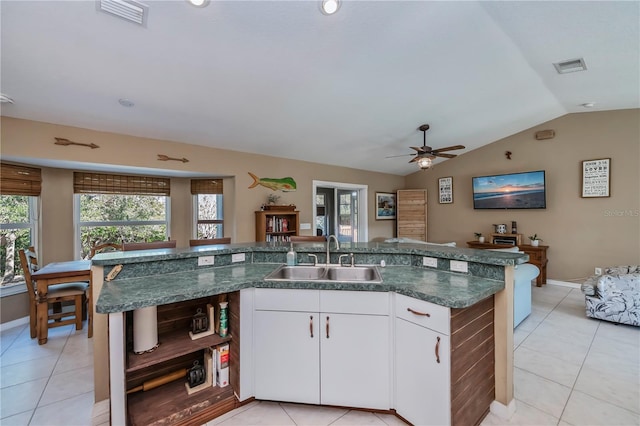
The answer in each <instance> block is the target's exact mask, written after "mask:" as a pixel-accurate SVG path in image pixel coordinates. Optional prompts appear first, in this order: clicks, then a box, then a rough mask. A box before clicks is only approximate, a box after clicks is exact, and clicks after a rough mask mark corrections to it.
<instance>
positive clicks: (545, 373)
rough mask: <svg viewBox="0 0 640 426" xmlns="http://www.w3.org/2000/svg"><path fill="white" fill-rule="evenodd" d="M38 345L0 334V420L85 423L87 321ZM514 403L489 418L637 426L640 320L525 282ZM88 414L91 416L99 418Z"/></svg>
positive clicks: (274, 411)
mask: <svg viewBox="0 0 640 426" xmlns="http://www.w3.org/2000/svg"><path fill="white" fill-rule="evenodd" d="M49 334H50V338H49V342H48V343H47V344H46V345H44V346H38V344H37V342H36V341H35V340H31V339H30V338H29V329H28V327H27V326H20V327H15V328H12V329H9V330H5V331H3V332H2V333H1V335H0V337H1V340H0V351H1V356H0V370H1V376H0V386H1V394H0V424H2V425H3V426H13V425H43V426H44V425H46V426H49V425H51V426H53V425H65V426H75V425H78V426H85V425H87V426H88V425H91V424H92V419H91V413H92V408H93V346H92V344H91V343H92V341H91V339H87V336H86V327H85V329H84V330H83V331H80V332H76V331H75V330H74V329H73V326H69V327H61V328H57V329H52V330H50V332H49ZM514 349H515V372H514V376H515V397H516V400H517V411H516V413H515V414H514V415H513V417H512V418H511V419H509V420H505V419H502V418H499V417H496V416H494V415H493V414H489V415H488V416H487V417H486V418H485V420H484V421H483V422H482V425H484V426H493V425H560V426H567V425H574V426H578V425H604V426H614V425H616V426H622V425H640V328H637V327H630V326H624V325H615V324H611V323H607V322H604V321H597V320H591V319H587V318H586V317H585V315H584V300H583V296H582V294H581V293H580V290H579V289H577V288H568V287H560V286H554V285H547V286H545V287H541V288H538V287H533V308H532V313H531V316H529V318H527V319H526V320H525V321H523V322H522V324H520V326H519V327H518V328H517V329H516V330H515V332H514ZM99 423H100V421H96V419H95V418H94V420H93V424H99ZM399 424H403V423H402V422H401V421H400V420H398V419H397V418H396V417H395V416H391V415H383V414H372V413H368V412H363V411H356V410H347V409H341V408H334V407H317V406H307V405H299V404H285V403H275V402H258V401H256V402H253V403H251V404H248V405H246V406H244V407H241V408H238V409H237V410H234V411H232V412H230V413H227V414H225V415H224V416H221V417H219V418H217V419H215V420H214V421H211V422H209V423H207V426H210V425H211V426H212V425H224V426H227V425H245V426H249V425H381V426H384V425H399Z"/></svg>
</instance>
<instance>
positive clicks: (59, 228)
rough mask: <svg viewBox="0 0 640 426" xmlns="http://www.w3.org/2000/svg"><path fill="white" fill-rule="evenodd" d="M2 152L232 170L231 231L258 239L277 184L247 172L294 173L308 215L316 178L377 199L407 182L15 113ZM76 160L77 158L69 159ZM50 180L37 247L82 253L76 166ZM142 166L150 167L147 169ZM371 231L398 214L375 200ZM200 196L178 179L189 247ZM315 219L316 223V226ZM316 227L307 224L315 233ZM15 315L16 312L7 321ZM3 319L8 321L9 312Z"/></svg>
mask: <svg viewBox="0 0 640 426" xmlns="http://www.w3.org/2000/svg"><path fill="white" fill-rule="evenodd" d="M0 130H1V141H2V145H1V149H2V150H1V154H2V159H3V160H4V161H6V160H7V158H8V159H10V160H12V161H14V162H20V163H23V164H34V161H35V162H41V161H43V160H46V161H57V162H60V161H62V162H67V164H69V163H68V162H74V163H75V164H81V163H84V164H89V165H91V166H95V165H101V166H107V165H120V166H128V167H139V168H145V169H147V170H148V169H153V170H154V171H156V172H157V171H160V172H161V173H162V172H163V171H164V170H169V171H180V172H184V173H195V174H199V175H203V174H204V175H208V176H217V177H224V194H225V195H224V196H225V202H224V219H225V236H228V237H231V238H232V241H233V242H249V241H254V240H255V231H254V221H255V219H254V214H253V212H254V211H255V210H258V209H259V208H260V205H261V204H262V203H263V202H266V198H267V195H268V194H269V193H271V192H272V191H271V190H270V189H267V188H264V187H262V186H258V187H256V188H253V189H249V188H248V187H249V186H250V185H251V184H252V183H253V179H252V178H251V177H250V176H249V174H248V173H247V172H252V173H254V174H255V175H257V176H259V177H268V178H281V177H285V176H291V177H293V178H294V179H295V181H296V182H297V184H298V188H297V191H296V192H288V193H282V192H279V193H278V194H279V195H282V198H281V200H280V202H281V203H286V204H295V205H296V206H297V207H298V210H300V221H301V222H306V223H310V222H311V220H312V209H311V207H312V200H313V197H312V181H313V180H321V181H331V182H341V183H353V184H361V185H368V186H369V194H368V198H369V202H370V203H372V202H373V200H374V195H375V192H376V191H383V192H393V191H395V190H397V189H401V188H402V187H403V185H404V177H402V176H395V175H389V174H383V173H373V172H367V171H363V170H356V169H349V168H345V167H333V166H326V165H322V164H317V163H311V162H305V161H294V160H287V159H283V158H275V157H268V156H262V155H255V154H246V153H240V152H235V151H227V150H220V149H214V148H206V147H203V146H198V145H190V144H187V143H177V142H170V141H163V140H154V139H145V138H138V137H134V136H127V135H120V134H114V133H107V132H96V131H92V130H88V129H80V128H75V127H67V126H59V125H53V124H49V123H42V122H36V121H29V120H20V119H15V118H9V117H2V118H1V129H0ZM55 137H62V138H67V139H70V140H72V141H76V142H84V143H90V142H93V143H95V144H97V145H99V146H100V148H98V149H87V148H84V147H78V146H66V147H65V146H59V145H55V144H54V143H53V142H54V141H55V139H54V138H55ZM157 154H165V155H169V156H171V157H180V158H181V157H186V158H188V159H189V162H188V163H181V162H171V161H169V162H161V161H158V160H157ZM69 167H71V166H69ZM41 168H42V176H43V184H42V196H41V206H40V212H41V222H40V224H41V229H40V238H39V240H38V241H37V247H38V251H39V255H40V258H41V262H42V263H43V264H46V263H50V262H57V261H64V260H70V259H74V258H76V257H77V256H79V254H76V253H74V241H73V240H74V237H73V232H74V229H73V170H82V169H83V167H82V166H74V168H73V169H71V168H68V169H67V168H53V167H41ZM141 173H144V171H142V172H141ZM368 215H369V217H368V220H369V238H370V239H373V238H376V237H378V238H379V237H392V236H393V235H394V230H395V223H394V222H393V221H376V220H375V216H374V209H373V205H372V204H370V206H369V209H368ZM191 216H192V201H191V194H190V185H189V179H188V178H172V179H171V224H170V237H171V239H175V240H177V242H178V246H180V247H186V246H187V245H188V243H189V239H190V238H191V224H192V217H191ZM313 228H314V227H312V229H313ZM311 232H313V231H303V233H311ZM4 305H5V300H2V307H4ZM11 319H15V318H9V319H7V321H9V320H11ZM2 321H3V322H4V321H5V316H4V315H3V317H2Z"/></svg>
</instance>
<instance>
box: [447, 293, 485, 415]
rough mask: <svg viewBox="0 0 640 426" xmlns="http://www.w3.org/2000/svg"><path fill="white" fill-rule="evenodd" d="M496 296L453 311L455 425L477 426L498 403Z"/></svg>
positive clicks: (453, 407) (452, 387) (452, 398)
mask: <svg viewBox="0 0 640 426" xmlns="http://www.w3.org/2000/svg"><path fill="white" fill-rule="evenodd" d="M493 303H494V300H493V296H491V297H488V298H487V299H485V300H483V301H481V302H479V303H476V304H475V305H473V306H470V307H469V308H464V309H451V424H453V425H465V426H466V425H477V424H479V423H480V422H481V421H482V419H483V418H484V417H485V416H486V414H487V413H488V411H489V406H490V404H491V402H492V401H493V400H494V399H495V354H494V331H493V330H494V324H493V323H494V308H493Z"/></svg>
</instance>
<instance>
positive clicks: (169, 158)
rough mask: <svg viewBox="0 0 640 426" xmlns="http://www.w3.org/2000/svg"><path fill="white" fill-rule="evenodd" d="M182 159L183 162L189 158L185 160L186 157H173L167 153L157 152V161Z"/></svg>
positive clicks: (186, 161)
mask: <svg viewBox="0 0 640 426" xmlns="http://www.w3.org/2000/svg"><path fill="white" fill-rule="evenodd" d="M169 160H171V161H182V162H183V163H188V162H189V160H187V159H186V158H184V157H183V158H175V157H169V156H167V155H164V154H158V161H169Z"/></svg>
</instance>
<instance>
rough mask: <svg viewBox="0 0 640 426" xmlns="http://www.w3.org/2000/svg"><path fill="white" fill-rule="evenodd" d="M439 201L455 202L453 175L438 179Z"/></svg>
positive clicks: (443, 202)
mask: <svg viewBox="0 0 640 426" xmlns="http://www.w3.org/2000/svg"><path fill="white" fill-rule="evenodd" d="M438 202H439V203H440V204H451V203H453V178H452V177H451V176H449V177H443V178H440V179H438Z"/></svg>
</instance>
